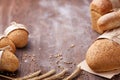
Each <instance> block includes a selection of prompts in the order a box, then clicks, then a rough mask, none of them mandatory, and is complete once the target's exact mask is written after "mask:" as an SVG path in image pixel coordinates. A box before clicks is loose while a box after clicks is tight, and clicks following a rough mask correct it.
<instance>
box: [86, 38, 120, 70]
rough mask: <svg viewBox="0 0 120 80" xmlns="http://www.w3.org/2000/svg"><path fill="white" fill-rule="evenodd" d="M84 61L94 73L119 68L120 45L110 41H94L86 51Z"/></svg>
mask: <svg viewBox="0 0 120 80" xmlns="http://www.w3.org/2000/svg"><path fill="white" fill-rule="evenodd" d="M86 61H87V64H88V65H89V67H90V68H91V69H92V70H93V71H95V72H103V71H110V70H114V69H118V68H120V45H119V44H118V43H116V42H114V41H112V40H108V39H99V40H96V41H95V42H94V43H93V44H92V45H91V47H90V48H89V49H88V51H87V54H86Z"/></svg>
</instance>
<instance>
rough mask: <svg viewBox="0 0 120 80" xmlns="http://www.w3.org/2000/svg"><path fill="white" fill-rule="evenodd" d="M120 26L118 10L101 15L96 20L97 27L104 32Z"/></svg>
mask: <svg viewBox="0 0 120 80" xmlns="http://www.w3.org/2000/svg"><path fill="white" fill-rule="evenodd" d="M119 26H120V10H118V11H115V12H111V13H108V14H105V15H103V16H102V17H100V18H99V19H98V21H97V27H99V29H100V30H101V31H102V32H104V31H106V30H111V29H114V28H117V27H119Z"/></svg>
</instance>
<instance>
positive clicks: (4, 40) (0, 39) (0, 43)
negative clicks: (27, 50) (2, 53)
mask: <svg viewBox="0 0 120 80" xmlns="http://www.w3.org/2000/svg"><path fill="white" fill-rule="evenodd" d="M6 46H10V48H7V49H8V50H10V51H11V52H13V53H15V51H16V48H15V45H14V43H13V42H12V41H11V40H10V39H9V38H8V37H6V36H5V35H1V36H0V48H3V47H6Z"/></svg>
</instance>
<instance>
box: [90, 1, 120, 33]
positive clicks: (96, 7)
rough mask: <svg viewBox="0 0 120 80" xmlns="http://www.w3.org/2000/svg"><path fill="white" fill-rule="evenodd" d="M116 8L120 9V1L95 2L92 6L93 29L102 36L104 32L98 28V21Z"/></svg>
mask: <svg viewBox="0 0 120 80" xmlns="http://www.w3.org/2000/svg"><path fill="white" fill-rule="evenodd" d="M116 8H120V0H93V1H92V2H91V4H90V11H91V21H92V28H93V29H94V30H95V31H97V32H98V33H100V34H101V33H103V32H104V30H102V29H101V28H99V26H97V21H98V19H99V18H100V17H101V16H103V15H105V14H107V13H110V12H112V11H113V10H114V9H116ZM108 27H109V26H108ZM105 28H106V27H104V29H105ZM105 30H107V29H105Z"/></svg>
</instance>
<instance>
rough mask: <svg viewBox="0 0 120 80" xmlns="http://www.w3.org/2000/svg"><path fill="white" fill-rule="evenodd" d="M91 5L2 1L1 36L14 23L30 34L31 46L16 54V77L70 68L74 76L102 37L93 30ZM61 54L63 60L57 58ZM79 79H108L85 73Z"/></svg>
mask: <svg viewBox="0 0 120 80" xmlns="http://www.w3.org/2000/svg"><path fill="white" fill-rule="evenodd" d="M90 2H91V0H0V33H1V34H2V33H3V32H4V30H5V28H7V27H8V26H9V24H10V23H11V22H12V21H16V22H18V23H22V24H25V25H26V26H27V28H28V30H29V32H30V34H29V42H28V45H27V46H26V47H25V48H23V49H17V52H16V55H17V57H18V58H19V60H20V67H19V69H18V71H17V72H16V73H15V74H16V77H20V76H24V75H26V74H29V73H32V72H34V71H37V70H39V69H41V70H42V73H45V72H47V71H49V70H51V69H56V70H57V72H60V71H61V70H62V69H63V68H68V69H69V74H70V73H71V72H72V71H73V70H74V69H75V68H76V65H77V64H79V63H80V62H81V61H82V60H84V59H85V54H86V51H87V49H88V48H89V46H90V45H91V44H92V43H93V42H94V40H95V39H96V37H98V34H97V33H96V32H94V31H93V30H92V29H91V22H90V12H89V4H90ZM59 54H60V55H61V56H62V58H63V59H61V60H59V59H60V58H56V57H55V56H56V55H59ZM51 57H52V58H51ZM58 61H59V62H58ZM67 62H69V63H71V64H67ZM0 80H4V79H3V78H1V79H0ZM75 80H107V79H105V78H102V77H99V76H95V75H92V74H90V73H88V72H85V71H82V72H81V74H80V75H79V76H78V78H77V79H75ZM112 80H120V76H119V75H117V76H115V77H114V78H113V79H112Z"/></svg>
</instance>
